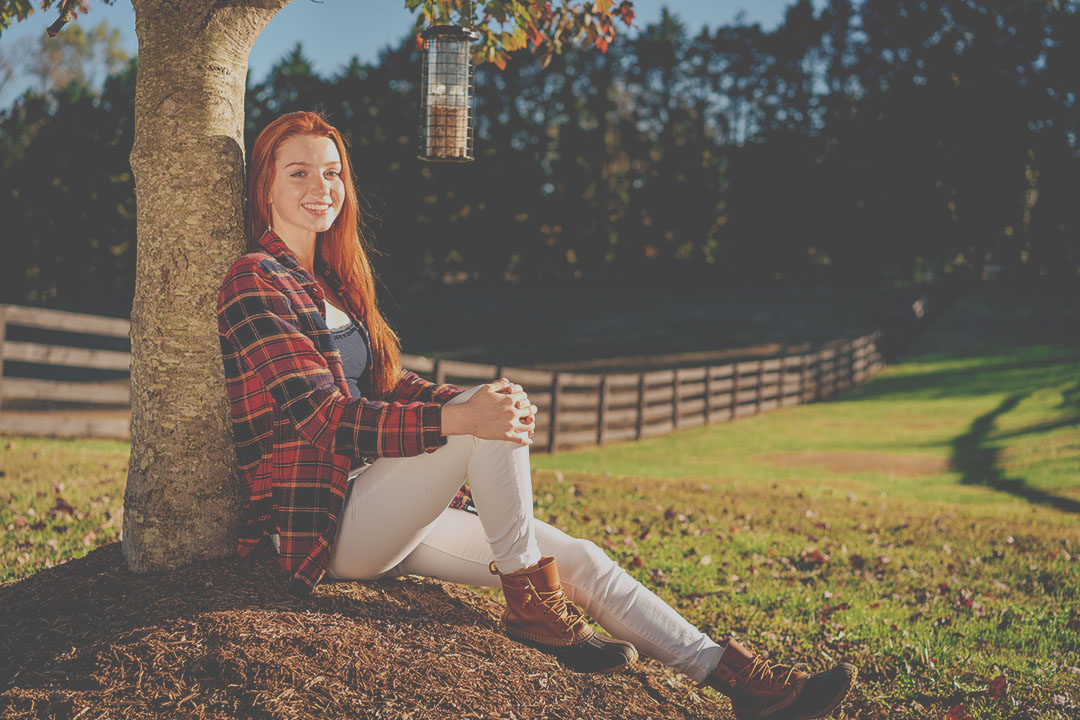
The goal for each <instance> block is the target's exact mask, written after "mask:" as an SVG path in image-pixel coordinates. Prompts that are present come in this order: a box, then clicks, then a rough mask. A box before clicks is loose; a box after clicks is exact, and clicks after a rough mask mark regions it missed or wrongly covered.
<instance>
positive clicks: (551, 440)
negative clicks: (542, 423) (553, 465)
mask: <svg viewBox="0 0 1080 720" xmlns="http://www.w3.org/2000/svg"><path fill="white" fill-rule="evenodd" d="M562 386H563V378H562V373H559V372H556V373H555V376H554V377H553V378H552V380H551V421H550V422H551V427H549V428H548V452H549V453H551V454H552V455H554V454H555V451H556V450H557V449H558V447H557V443H558V441H559V401H560V399H561V397H560V396H561V395H562Z"/></svg>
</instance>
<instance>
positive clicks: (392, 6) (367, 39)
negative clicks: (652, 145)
mask: <svg viewBox="0 0 1080 720" xmlns="http://www.w3.org/2000/svg"><path fill="white" fill-rule="evenodd" d="M791 1H792V0H677V1H676V2H662V0H635V2H634V8H635V11H636V12H637V18H636V20H635V24H636V25H639V26H643V25H646V24H648V23H650V22H653V21H655V20H657V19H658V18H659V17H660V9H661V7H663V6H664V5H667V6H668V7H669V8H670V9H671V10H672V12H674V13H675V15H676V16H677V17H678V18H679V19H680V20H682V21H683V22H684V23H685V24H686V26H687V29H688V30H690V31H691V32H694V31H696V30H697V29H699V28H700V27H701V26H703V25H708V26H709V27H713V28H715V27H717V26H719V25H722V24H725V23H727V22H730V21H731V20H733V19H734V18H735V17H736V15H737V14H738V13H739V12H744V13H745V15H746V18H747V20H748V21H750V22H759V23H761V25H762V26H763V27H765V28H767V29H771V28H773V27H775V26H776V25H778V24H779V23H780V20H781V19H782V18H783V15H784V10H785V9H786V8H787V7H788V5H790V4H791ZM822 4H823V3H822V2H815V5H816V6H820V5H822ZM404 5H405V3H404V0H377V1H372V0H323V1H322V2H314V1H313V0H293V2H291V3H289V5H287V6H286V7H285V8H284V9H283V10H282V11H281V12H279V13H278V14H277V15H276V16H275V17H274V19H273V20H272V21H271V22H270V25H269V26H268V27H267V28H266V30H265V31H264V32H263V34H262V35H261V36H260V37H259V40H258V42H256V44H255V49H254V50H253V51H252V53H251V63H250V68H249V71H250V73H251V74H252V77H253V78H254V79H256V80H258V79H261V78H262V77H263V76H264V75H265V74H266V72H267V71H268V70H269V69H270V67H271V66H272V65H273V63H274V62H275V61H276V60H277V59H278V58H280V57H281V56H282V55H283V54H284V53H285V52H287V51H288V50H289V49H291V48H292V47H293V45H295V44H296V43H297V42H300V43H302V44H303V46H304V51H305V54H306V55H307V56H308V57H309V58H310V59H311V60H312V62H313V63H314V65H315V70H316V72H318V73H319V74H323V75H326V74H330V73H332V72H334V71H336V70H337V69H338V68H340V67H341V66H342V65H343V64H345V63H346V62H347V61H348V60H349V58H350V57H352V56H353V55H357V56H358V57H359V58H360V59H361V60H362V61H373V60H375V59H376V58H377V57H378V53H379V50H380V49H382V48H383V47H385V46H386V45H388V44H390V43H393V42H396V41H397V40H398V39H400V38H401V37H402V36H403V35H404V34H405V33H406V32H407V31H408V30H409V28H410V27H411V26H412V23H413V21H414V16H413V14H412V13H410V12H409V11H407V10H406V9H405V7H404ZM55 16H56V13H55V12H53V11H49V12H47V13H42V12H40V11H38V12H35V13H34V14H33V15H31V16H30V17H29V18H27V19H26V20H24V21H22V22H21V23H17V24H16V25H15V26H13V27H12V28H10V29H8V30H7V31H5V32H4V35H3V38H2V39H0V43H3V44H4V45H5V46H6V45H8V44H9V43H13V42H15V41H16V40H18V39H19V38H22V37H28V36H32V35H34V34H38V33H44V32H45V28H46V27H48V26H49V25H50V24H51V23H52V22H53V20H54V19H55ZM102 18H103V19H105V20H107V21H108V22H109V24H110V25H112V26H114V27H117V28H119V29H120V30H121V32H122V33H123V35H124V44H125V49H126V50H127V51H128V53H129V54H135V52H136V51H137V48H138V44H137V40H136V37H135V13H134V11H133V10H132V7H131V3H130V1H129V0H116V2H115V3H114V4H113V5H106V4H104V3H103V2H101V0H91V9H90V12H89V13H87V14H86V15H84V16H82V17H80V18H79V20H78V21H77V22H84V23H86V24H87V25H88V26H89V25H93V24H95V23H96V22H97V21H98V20H99V19H102ZM14 84H15V85H16V87H14V88H9V89H7V91H5V93H4V95H5V96H6V97H7V98H8V99H10V98H12V97H14V96H16V95H18V94H21V92H22V90H23V89H24V87H25V83H20V82H19V79H18V78H16V79H15V80H14Z"/></svg>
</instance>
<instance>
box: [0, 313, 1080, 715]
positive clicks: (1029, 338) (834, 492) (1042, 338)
mask: <svg viewBox="0 0 1080 720" xmlns="http://www.w3.org/2000/svg"><path fill="white" fill-rule="evenodd" d="M1078 317H1080V312H1078V309H1077V306H1076V305H1073V304H1062V303H1060V302H1057V301H1053V300H1049V299H1030V298H1026V299H1025V298H1016V297H1010V296H982V297H976V298H967V299H962V300H960V301H958V302H956V303H955V304H954V305H953V306H952V307H951V308H949V309H948V311H946V312H945V313H944V314H943V315H942V316H941V317H938V318H936V319H935V320H934V322H933V324H932V325H931V326H930V328H929V330H928V332H927V333H926V334H925V335H924V336H923V337H922V338H921V340H920V341H919V342H918V343H917V344H916V346H914V347H913V348H911V351H910V352H909V353H908V356H907V357H906V358H905V360H904V361H903V362H902V363H900V364H897V365H894V366H891V367H889V368H887V369H886V370H885V371H883V372H882V373H881V374H880V375H879V376H878V377H877V378H876V379H875V380H873V381H872V382H871V383H869V384H868V385H865V386H863V387H862V388H860V389H858V390H856V391H854V392H851V393H848V394H846V395H844V396H842V397H841V398H840V399H839V400H836V401H833V402H827V403H820V404H813V405H807V406H799V407H794V408H789V409H785V410H782V411H779V412H775V413H771V414H766V415H762V416H757V417H754V418H750V419H746V420H743V421H740V422H737V423H733V424H721V425H715V426H712V427H703V428H695V429H692V430H686V431H680V432H676V433H673V434H671V435H668V436H664V437H660V438H655V439H652V440H648V441H645V442H641V443H627V444H620V445H615V446H609V447H603V448H595V449H589V450H583V451H578V452H568V453H561V454H557V455H554V456H547V455H537V456H535V457H534V458H533V466H534V468H535V471H536V473H535V498H536V514H537V516H538V517H540V518H542V519H544V520H547V521H549V522H552V523H554V524H556V525H558V526H560V527H563V528H566V529H568V530H570V531H572V532H574V533H578V534H581V535H584V536H586V537H589V538H591V539H593V540H595V541H596V542H597V543H599V544H601V545H602V546H604V547H605V548H606V549H607V551H608V552H609V553H610V554H611V555H612V556H613V557H616V558H617V559H619V560H620V561H621V562H622V563H623V564H624V565H625V566H627V567H628V568H629V569H630V571H631V572H632V573H634V574H635V575H636V576H637V577H638V578H639V579H641V580H642V582H644V583H646V584H647V585H649V586H650V587H651V588H653V589H654V590H656V591H657V592H658V593H659V594H661V595H662V596H663V597H664V598H665V599H666V600H668V601H669V602H670V603H672V604H673V605H675V606H677V607H678V608H679V609H680V611H682V612H683V613H684V614H685V615H686V616H687V617H688V618H689V619H690V620H691V621H693V622H695V623H697V624H698V625H699V626H701V627H703V628H705V629H706V630H708V631H709V632H711V633H713V634H715V635H716V636H718V637H725V636H727V635H728V634H732V633H734V634H735V635H737V636H738V637H740V638H744V639H746V640H748V641H749V642H750V643H752V644H753V645H755V646H756V647H758V648H761V649H765V650H768V651H769V652H770V653H771V654H772V656H773V657H774V659H781V660H782V659H799V660H803V661H805V662H808V663H810V664H811V665H812V666H813V667H815V668H821V667H824V666H826V665H827V664H828V663H830V662H834V661H836V660H839V659H845V660H849V661H851V662H854V663H855V664H856V665H857V666H858V667H859V668H860V685H859V686H858V687H857V690H856V692H855V694H854V699H853V704H852V708H851V710H850V712H849V713H848V717H857V718H868V719H869V718H873V719H874V720H885V719H889V720H916V719H918V720H923V719H925V718H948V719H949V720H965V718H969V719H974V720H981V719H984V718H985V719H987V720H1007V719H1008V720H1011V719H1013V718H1038V719H1039V720H1043V719H1052V720H1068V719H1075V718H1077V717H1080V692H1078V689H1077V688H1078V687H1080V605H1078V603H1077V600H1076V598H1077V597H1080V431H1078V427H1080V344H1078V343H1077V342H1076V340H1075V336H1076V333H1075V327H1076V320H1077V318H1078ZM1070 328H1072V329H1073V330H1072V331H1070ZM582 337H583V338H584V336H582ZM686 347H687V348H689V347H690V343H689V342H688V343H687V345H686ZM507 362H509V360H508V361H507ZM0 448H3V453H2V455H0V457H2V459H0V471H2V472H3V476H2V478H3V479H2V485H0V487H2V491H0V492H2V495H0V500H2V501H3V505H2V506H0V526H2V527H4V528H6V530H7V532H6V533H5V534H4V536H3V540H2V541H0V579H2V580H4V581H10V580H13V579H17V578H20V577H25V576H26V575H29V574H31V573H33V572H35V571H36V570H38V569H40V568H42V567H43V566H46V565H48V564H53V563H59V562H62V561H64V560H65V559H68V558H72V557H77V556H80V555H82V554H85V553H86V552H87V550H88V548H90V547H94V546H96V545H98V544H101V543H104V542H108V541H112V540H115V539H116V537H117V535H118V532H119V528H120V526H121V524H122V523H121V519H122V518H121V512H122V510H121V508H122V494H123V482H124V475H125V471H126V462H127V455H128V447H127V445H126V444H122V443H108V442H77V441H55V440H44V439H24V438H7V439H4V438H0Z"/></svg>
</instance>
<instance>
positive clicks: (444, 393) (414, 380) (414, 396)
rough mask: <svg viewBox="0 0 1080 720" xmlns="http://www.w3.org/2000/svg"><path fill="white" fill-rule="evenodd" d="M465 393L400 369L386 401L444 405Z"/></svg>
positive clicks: (451, 386)
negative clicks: (399, 373) (417, 401)
mask: <svg viewBox="0 0 1080 720" xmlns="http://www.w3.org/2000/svg"><path fill="white" fill-rule="evenodd" d="M463 392H465V391H464V390H462V389H461V388H459V387H457V386H456V385H436V384H435V383H433V382H431V381H429V380H425V379H424V378H422V377H420V376H419V375H417V374H416V373H414V372H412V371H411V370H406V369H404V368H402V369H401V375H400V377H398V381H397V384H396V385H395V386H394V389H393V390H391V391H390V394H389V395H388V396H387V399H393V400H403V401H406V402H408V401H414V400H419V401H420V402H437V403H439V404H440V405H445V404H446V403H447V402H449V401H450V400H451V399H453V398H455V397H457V396H458V395H460V394H461V393H463Z"/></svg>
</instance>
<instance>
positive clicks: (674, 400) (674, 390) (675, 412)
mask: <svg viewBox="0 0 1080 720" xmlns="http://www.w3.org/2000/svg"><path fill="white" fill-rule="evenodd" d="M672 375H673V377H672V378H671V425H672V427H674V428H675V429H676V430H678V429H679V368H675V370H674V371H673V372H672Z"/></svg>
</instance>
